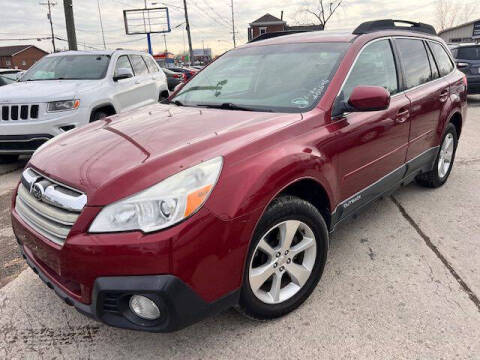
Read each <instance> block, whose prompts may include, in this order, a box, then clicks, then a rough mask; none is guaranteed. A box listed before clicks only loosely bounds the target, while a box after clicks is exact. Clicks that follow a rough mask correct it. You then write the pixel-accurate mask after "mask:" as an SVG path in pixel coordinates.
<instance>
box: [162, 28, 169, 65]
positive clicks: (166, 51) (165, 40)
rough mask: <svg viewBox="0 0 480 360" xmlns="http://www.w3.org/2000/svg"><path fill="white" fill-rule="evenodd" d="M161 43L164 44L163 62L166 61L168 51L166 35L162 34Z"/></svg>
mask: <svg viewBox="0 0 480 360" xmlns="http://www.w3.org/2000/svg"><path fill="white" fill-rule="evenodd" d="M163 41H164V42H165V60H167V58H166V56H167V54H168V49H167V35H166V34H163Z"/></svg>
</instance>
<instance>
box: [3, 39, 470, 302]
mask: <svg viewBox="0 0 480 360" xmlns="http://www.w3.org/2000/svg"><path fill="white" fill-rule="evenodd" d="M388 36H392V34H391V32H388V31H385V32H375V33H371V34H367V35H361V36H358V37H356V36H354V35H343V36H333V35H329V34H321V33H320V34H319V33H310V34H305V35H304V36H303V37H296V38H295V42H315V41H322V42H327V41H342V42H345V41H350V42H352V44H351V46H350V47H349V49H348V51H347V53H346V54H345V56H344V58H343V60H342V61H341V63H340V65H339V67H338V70H337V71H336V73H335V75H334V76H333V78H332V80H331V82H330V84H329V86H328V89H327V90H326V92H325V94H324V95H323V97H322V98H321V100H320V101H319V103H318V105H317V106H316V107H315V108H314V109H313V110H311V111H308V112H305V113H303V114H276V113H254V112H243V111H229V110H216V109H199V108H182V107H176V106H172V105H153V106H149V107H145V108H143V109H141V110H136V111H133V112H130V113H125V114H122V115H116V116H113V117H110V118H108V119H105V120H103V121H98V122H96V123H93V124H91V125H89V126H87V127H85V128H82V129H79V130H75V131H73V132H71V133H68V134H65V135H63V136H61V137H60V138H58V139H55V140H53V141H51V142H50V143H49V144H48V145H47V146H45V147H44V148H43V149H42V150H41V151H39V152H37V153H36V154H35V155H34V156H33V157H32V159H31V160H30V162H29V164H28V166H29V167H32V168H34V169H37V170H38V171H40V172H41V173H42V174H44V175H47V176H49V177H51V178H53V179H55V180H58V181H60V182H62V183H64V184H66V185H69V186H71V187H74V188H76V189H79V190H81V191H83V192H85V193H86V194H87V196H88V203H87V206H86V207H85V208H84V210H83V212H82V214H81V216H80V218H79V220H78V222H77V223H76V224H75V225H74V227H73V229H72V231H71V233H70V235H69V237H68V239H67V240H66V242H65V245H64V246H63V247H59V246H56V245H54V244H52V243H51V242H49V241H48V240H47V239H45V238H44V237H42V236H41V235H40V234H38V233H35V232H34V231H33V230H31V229H30V228H29V226H28V225H27V224H25V223H24V222H23V221H22V220H21V219H20V218H19V216H18V214H17V213H16V211H15V210H14V204H13V206H12V209H13V210H12V223H13V228H14V231H15V234H16V235H17V237H18V238H19V240H20V241H21V242H22V243H23V244H25V245H26V246H27V247H28V249H29V251H30V252H31V254H29V255H30V256H31V257H32V258H33V259H34V260H35V261H37V262H38V263H39V264H40V266H44V268H46V269H50V271H53V272H54V273H55V274H56V275H55V276H51V280H52V281H53V282H54V283H55V284H57V285H58V286H60V287H61V288H62V289H63V290H64V291H66V292H68V294H70V295H71V296H72V297H74V298H75V299H77V300H79V301H81V302H83V303H86V304H88V303H90V302H91V301H92V299H91V294H92V286H93V285H92V284H93V282H94V280H95V279H96V278H98V277H100V276H119V275H150V274H173V275H175V276H177V277H179V278H180V279H182V280H183V281H184V282H185V283H186V284H188V285H189V286H190V287H191V288H192V289H193V290H194V291H195V292H196V293H197V294H199V295H200V296H201V297H202V298H203V299H204V300H205V301H207V302H212V301H214V300H216V299H219V298H220V297H222V296H224V295H225V294H228V293H230V292H232V291H234V290H236V289H238V288H239V287H240V286H241V284H242V274H243V268H244V266H245V258H246V254H247V250H248V246H249V242H250V240H251V238H252V234H253V231H254V229H255V226H256V224H257V222H258V220H259V218H260V217H261V215H262V213H263V212H264V210H265V208H266V207H267V206H268V204H269V203H270V202H271V201H272V199H274V198H275V197H276V196H277V195H278V194H279V193H281V192H282V191H283V190H284V189H285V188H287V187H288V186H289V185H291V184H293V183H295V182H298V181H300V180H303V179H309V180H311V181H313V182H315V183H316V184H318V185H320V186H321V187H322V188H323V190H324V192H325V194H326V199H325V201H326V203H325V208H326V210H328V214H327V215H326V216H327V220H328V221H327V222H330V216H331V214H333V213H334V212H335V210H336V208H337V206H338V205H339V204H341V203H342V202H343V201H345V200H347V199H349V198H350V197H351V196H352V195H354V194H356V193H358V192H359V191H360V190H362V189H364V188H366V187H367V186H369V185H370V184H372V183H374V182H376V181H377V180H378V179H380V178H382V177H383V176H385V175H386V174H388V173H390V172H392V171H393V170H394V169H396V168H398V167H400V166H402V165H403V164H405V161H407V160H410V159H413V158H415V157H416V156H417V155H419V154H421V153H422V152H424V151H425V150H426V149H429V148H431V147H434V146H438V145H439V144H440V141H441V136H442V134H443V129H444V128H445V124H446V123H447V122H448V121H450V120H451V118H452V116H453V115H454V114H457V115H458V116H460V117H461V119H465V115H466V113H465V111H466V93H465V83H464V76H463V74H461V73H460V72H459V71H457V70H454V71H453V72H452V73H451V74H450V75H447V76H446V77H444V78H443V79H441V80H439V81H436V82H432V83H429V84H428V85H425V86H422V87H419V88H417V89H414V90H412V91H408V92H407V93H401V94H399V95H397V96H394V97H391V99H390V105H389V107H388V109H386V110H380V111H375V112H356V113H352V114H351V116H349V117H348V118H347V117H343V118H340V119H332V116H331V114H332V107H333V104H334V100H335V98H336V96H337V94H338V92H339V90H340V88H341V86H342V84H343V82H344V80H345V78H346V76H347V74H348V72H349V70H350V68H351V67H352V64H353V62H354V60H355V58H356V56H357V55H358V54H359V51H360V50H361V49H362V47H363V46H364V45H365V44H367V43H368V42H369V41H371V40H374V39H377V38H380V37H388ZM395 36H407V37H408V36H412V33H410V32H399V31H397V32H395ZM415 36H416V37H421V38H424V39H435V40H436V41H438V38H436V37H430V36H428V35H423V34H422V35H420V34H418V35H415ZM289 41H292V40H291V38H289V37H280V38H276V39H271V40H267V41H264V42H262V43H254V44H250V45H246V46H262V45H264V44H283V43H288V42H289ZM377 92H378V90H377ZM217 156H223V157H224V166H223V169H222V172H221V175H220V178H219V180H218V183H217V185H216V186H215V188H214V190H213V192H212V194H211V195H210V197H209V199H208V200H207V202H206V203H205V205H204V206H203V207H202V209H201V210H200V211H199V212H198V213H197V214H195V215H194V216H192V217H191V218H189V219H187V220H186V221H184V222H182V223H180V224H177V225H175V226H173V227H171V228H169V229H166V230H162V231H159V232H155V233H151V234H143V233H141V232H126V233H114V234H90V233H88V227H89V225H90V224H91V223H92V221H93V220H94V218H95V216H96V215H97V214H98V213H99V211H100V210H101V208H102V207H103V206H105V205H108V204H110V203H112V202H114V201H117V200H120V199H122V198H125V197H127V196H129V195H132V194H135V193H137V192H139V191H141V190H144V189H146V188H148V187H150V186H152V185H154V184H156V183H158V182H160V181H161V180H163V179H165V178H167V177H168V176H170V175H173V174H175V173H177V172H179V171H181V170H182V169H186V168H189V167H191V166H193V165H196V164H198V163H200V162H201V161H204V160H209V159H212V158H214V157H217ZM328 225H333V224H328ZM72 284H73V285H72Z"/></svg>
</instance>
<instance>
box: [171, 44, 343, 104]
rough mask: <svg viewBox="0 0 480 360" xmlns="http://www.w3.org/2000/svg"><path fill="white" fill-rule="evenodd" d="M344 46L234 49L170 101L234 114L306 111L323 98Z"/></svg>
mask: <svg viewBox="0 0 480 360" xmlns="http://www.w3.org/2000/svg"><path fill="white" fill-rule="evenodd" d="M348 45H349V44H348V43H297V44H282V45H267V46H254V47H246V48H240V49H237V50H233V51H230V52H228V53H226V54H225V55H223V56H222V57H221V58H219V59H218V60H216V61H215V62H213V63H212V64H211V65H209V66H208V67H207V68H205V69H204V70H203V71H202V72H200V73H199V74H198V75H197V76H195V77H194V78H193V79H192V80H191V81H190V82H189V83H187V84H186V85H185V87H184V88H183V89H182V90H181V91H180V92H179V94H178V95H177V96H175V97H174V98H173V99H172V101H173V102H175V103H177V104H181V105H186V106H212V107H225V108H231V109H233V108H236V109H238V110H256V111H273V112H303V111H307V110H308V109H311V108H313V106H315V105H316V104H317V103H318V101H319V100H320V98H321V97H322V95H323V93H324V92H325V90H326V88H327V86H328V84H329V82H330V79H331V77H332V76H333V73H334V71H335V70H336V68H337V65H338V63H339V61H340V59H341V58H342V55H343V54H344V52H345V50H346V49H347V47H348ZM225 105H229V106H225Z"/></svg>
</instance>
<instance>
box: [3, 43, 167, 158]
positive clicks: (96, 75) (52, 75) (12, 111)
mask: <svg viewBox="0 0 480 360" xmlns="http://www.w3.org/2000/svg"><path fill="white" fill-rule="evenodd" d="M168 96H169V92H168V86H167V79H166V77H165V74H164V73H163V72H162V71H161V69H160V68H159V66H158V64H157V63H156V61H155V60H154V59H153V58H152V57H151V56H150V55H148V54H146V53H143V52H137V51H126V50H115V51H92V52H83V51H67V52H62V53H56V54H51V55H48V56H46V57H44V58H43V59H42V60H40V61H39V62H37V63H36V64H35V65H34V66H32V67H31V68H30V70H28V71H27V72H26V73H25V74H24V75H23V76H22V78H21V81H20V82H17V83H13V84H10V85H7V86H2V87H0V162H9V161H14V160H16V159H17V158H18V156H19V155H20V154H31V153H33V152H34V151H35V149H36V148H38V147H39V146H40V145H41V144H42V143H44V142H45V141H47V140H48V139H50V138H52V137H54V136H56V135H59V134H62V133H64V132H65V131H68V130H71V129H74V128H76V127H79V126H82V125H85V124H88V123H89V122H91V121H95V120H98V119H101V118H103V117H105V116H109V115H113V114H116V113H119V112H123V111H127V110H131V109H135V108H138V107H140V106H144V105H148V104H152V103H155V102H158V101H160V100H162V99H164V98H167V97H168Z"/></svg>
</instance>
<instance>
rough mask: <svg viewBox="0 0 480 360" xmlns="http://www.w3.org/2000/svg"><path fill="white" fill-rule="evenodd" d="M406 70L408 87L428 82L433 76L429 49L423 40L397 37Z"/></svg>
mask: <svg viewBox="0 0 480 360" xmlns="http://www.w3.org/2000/svg"><path fill="white" fill-rule="evenodd" d="M395 42H396V43H397V47H398V50H399V52H400V59H401V60H402V64H403V68H404V71H405V82H406V85H407V88H408V89H410V88H413V87H415V86H418V85H421V84H424V83H426V82H428V81H429V80H430V78H431V76H432V74H431V70H430V64H429V62H428V56H427V51H426V49H425V45H424V44H423V41H422V40H414V39H396V40H395Z"/></svg>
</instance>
